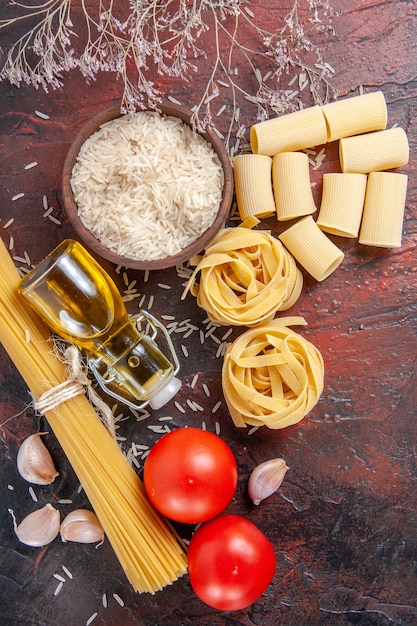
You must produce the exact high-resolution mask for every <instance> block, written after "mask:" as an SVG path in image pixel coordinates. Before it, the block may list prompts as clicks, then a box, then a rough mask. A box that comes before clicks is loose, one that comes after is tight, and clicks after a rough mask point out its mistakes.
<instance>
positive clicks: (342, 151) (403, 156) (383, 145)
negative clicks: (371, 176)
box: [339, 127, 409, 174]
mask: <svg viewBox="0 0 417 626" xmlns="http://www.w3.org/2000/svg"><path fill="white" fill-rule="evenodd" d="M408 157H409V146H408V139H407V135H406V134H405V132H404V130H403V129H402V128H398V127H396V128H389V129H388V130H379V131H376V132H374V133H366V134H364V135H356V136H354V137H344V138H343V139H341V140H340V142H339V159H340V166H341V169H342V172H352V173H357V174H368V173H369V172H378V171H382V170H391V169H393V168H394V167H401V166H402V165H406V164H407V163H408Z"/></svg>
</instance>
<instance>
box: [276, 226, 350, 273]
mask: <svg viewBox="0 0 417 626" xmlns="http://www.w3.org/2000/svg"><path fill="white" fill-rule="evenodd" d="M279 238H280V239H281V241H282V243H283V244H284V246H285V247H286V248H287V249H288V250H289V251H290V252H291V254H292V255H293V256H294V257H295V258H296V259H297V261H298V262H299V263H300V265H302V266H303V267H304V269H305V270H307V272H308V273H309V274H311V275H312V276H313V278H315V279H316V280H318V281H319V282H320V281H322V280H324V279H325V278H327V277H328V276H330V274H331V273H332V272H334V270H335V269H336V268H337V267H338V266H339V265H340V263H341V262H342V260H343V257H344V254H343V252H342V251H341V250H339V248H338V247H337V246H335V245H334V243H333V242H332V241H330V239H329V238H328V237H327V236H326V235H325V234H324V233H323V232H322V231H321V230H320V228H319V227H318V226H317V224H316V222H315V221H314V220H313V218H312V217H311V215H309V216H308V217H303V218H301V219H300V220H298V222H296V223H295V224H294V225H293V226H290V228H287V230H285V231H284V232H283V233H281V234H280V235H279Z"/></svg>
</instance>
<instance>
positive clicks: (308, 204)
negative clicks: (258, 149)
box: [272, 152, 316, 221]
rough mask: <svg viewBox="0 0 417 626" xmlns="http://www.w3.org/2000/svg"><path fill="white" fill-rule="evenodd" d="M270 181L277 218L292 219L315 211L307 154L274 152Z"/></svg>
mask: <svg viewBox="0 0 417 626" xmlns="http://www.w3.org/2000/svg"><path fill="white" fill-rule="evenodd" d="M272 182H273V186H274V197H275V205H276V210H277V218H278V220H282V221H285V220H292V219H294V218H295V217H302V216H304V215H311V213H314V212H315V210H316V205H315V204H314V198H313V192H312V190H311V183H310V169H309V163H308V156H307V154H305V153H304V152H280V153H279V154H276V155H275V156H274V157H273V159H272Z"/></svg>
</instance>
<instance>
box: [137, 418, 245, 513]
mask: <svg viewBox="0 0 417 626" xmlns="http://www.w3.org/2000/svg"><path fill="white" fill-rule="evenodd" d="M237 474H238V472H237V465H236V460H235V457H234V456H233V453H232V451H231V449H230V448H229V446H228V445H227V444H226V443H225V442H224V441H223V440H222V439H220V437H218V436H217V435H215V434H213V433H210V432H207V431H205V430H201V429H200V428H178V429H177V430H173V431H171V432H170V433H167V434H166V435H164V436H163V437H161V439H159V440H158V441H157V442H156V444H155V445H154V446H153V447H152V449H151V451H150V453H149V454H148V456H147V458H146V461H145V466H144V473H143V482H144V485H145V489H146V492H147V494H148V497H149V499H150V500H151V502H152V504H153V505H154V506H155V508H157V509H158V511H160V512H161V513H162V514H163V515H165V516H166V517H168V518H170V519H172V520H174V521H177V522H183V523H185V524H196V523H198V522H204V521H206V520H208V519H211V518H212V517H215V516H216V515H218V514H219V513H221V512H222V511H223V510H224V509H225V508H226V506H227V505H228V504H229V502H230V500H231V499H232V497H233V494H234V493H235V491H236V485H237Z"/></svg>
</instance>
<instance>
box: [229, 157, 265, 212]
mask: <svg viewBox="0 0 417 626" xmlns="http://www.w3.org/2000/svg"><path fill="white" fill-rule="evenodd" d="M233 170H234V178H235V192H236V201H237V207H238V210H239V215H240V219H241V220H242V221H243V220H245V219H246V218H247V217H250V216H251V215H255V216H256V217H259V218H262V217H267V216H269V215H272V214H273V213H275V202H274V196H273V193H272V159H271V157H269V156H265V155H262V154H241V155H239V156H236V157H234V159H233Z"/></svg>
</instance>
